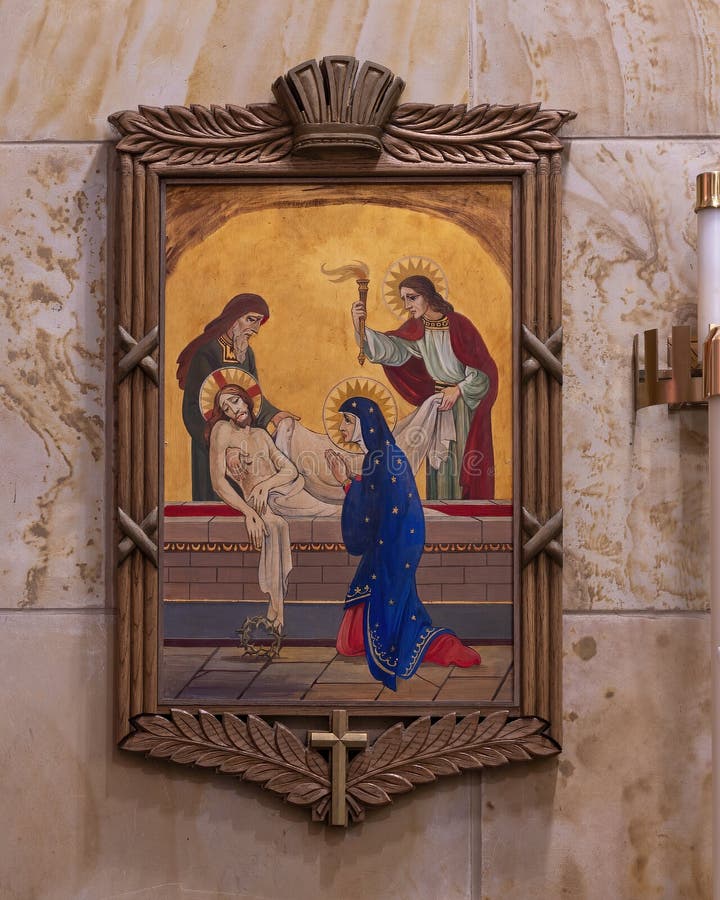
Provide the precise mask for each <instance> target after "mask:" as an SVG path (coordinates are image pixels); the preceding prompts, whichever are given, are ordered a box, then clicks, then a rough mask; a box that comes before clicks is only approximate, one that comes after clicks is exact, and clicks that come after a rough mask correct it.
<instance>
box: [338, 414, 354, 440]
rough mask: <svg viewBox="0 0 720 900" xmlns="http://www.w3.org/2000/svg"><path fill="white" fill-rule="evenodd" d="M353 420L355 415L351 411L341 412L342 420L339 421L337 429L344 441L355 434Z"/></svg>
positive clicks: (350, 438)
mask: <svg viewBox="0 0 720 900" xmlns="http://www.w3.org/2000/svg"><path fill="white" fill-rule="evenodd" d="M355 420H356V417H355V416H353V415H352V414H351V413H346V412H344V413H343V414H342V420H341V422H340V426H339V430H340V434H341V435H342V437H343V440H344V441H351V440H352V437H353V435H354V434H355Z"/></svg>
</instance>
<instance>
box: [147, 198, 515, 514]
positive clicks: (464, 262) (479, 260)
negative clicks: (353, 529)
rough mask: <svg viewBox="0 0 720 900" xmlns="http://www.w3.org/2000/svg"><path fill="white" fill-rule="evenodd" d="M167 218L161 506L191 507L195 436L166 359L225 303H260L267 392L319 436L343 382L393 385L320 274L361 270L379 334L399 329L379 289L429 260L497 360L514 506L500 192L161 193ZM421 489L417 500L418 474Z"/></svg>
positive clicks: (498, 452)
mask: <svg viewBox="0 0 720 900" xmlns="http://www.w3.org/2000/svg"><path fill="white" fill-rule="evenodd" d="M428 197H430V199H428ZM354 198H357V199H354ZM358 201H360V202H358ZM408 207H410V208H408ZM166 209H167V260H168V266H167V272H166V282H165V316H164V329H165V331H164V375H165V379H164V396H165V426H164V440H165V489H164V496H165V499H166V501H175V500H185V499H189V498H190V496H191V486H190V437H189V435H188V434H187V432H186V430H185V427H184V425H183V422H182V413H181V409H182V391H181V390H180V389H179V387H178V384H177V380H176V378H175V371H176V363H175V361H176V359H177V357H178V355H179V353H180V351H181V350H182V349H183V347H184V346H185V345H186V344H187V343H188V341H190V340H191V339H192V338H194V337H195V336H196V335H197V334H199V333H200V332H201V331H202V330H203V328H204V327H205V325H206V323H207V322H209V321H210V320H211V319H213V318H214V317H215V316H216V315H217V314H218V313H219V312H220V311H221V309H222V308H223V306H224V305H225V303H226V302H227V301H228V300H229V299H230V298H231V297H232V296H233V295H235V294H238V293H242V292H252V293H256V294H260V295H261V296H263V297H264V298H265V299H266V301H267V303H268V305H269V307H270V319H269V320H268V322H266V323H265V325H263V326H262V328H261V329H260V333H259V334H258V335H257V336H256V337H254V338H253V339H252V346H253V349H254V351H255V356H256V362H257V367H258V373H259V377H260V384H261V386H262V389H263V392H264V394H265V395H266V396H267V397H268V399H269V400H271V401H272V402H273V403H274V404H275V405H276V406H277V407H279V408H280V409H285V410H289V411H290V412H293V413H295V414H296V415H299V416H300V417H301V421H302V423H303V424H304V425H305V426H306V427H308V428H311V429H312V430H314V431H323V425H322V407H323V402H324V400H325V397H326V396H327V394H328V392H329V391H330V390H331V389H332V387H333V386H334V385H336V384H337V383H338V382H339V381H341V380H342V379H344V378H347V377H352V376H365V377H370V378H374V379H376V380H377V381H379V382H381V383H383V384H385V385H387V386H388V388H389V387H390V386H389V383H388V381H387V379H386V378H385V376H384V373H383V370H382V368H381V367H380V366H378V365H374V364H372V363H368V362H366V363H365V365H364V366H362V367H361V366H360V364H359V363H358V362H357V354H358V348H357V345H356V343H355V340H354V335H353V328H352V322H351V319H350V306H351V304H352V302H353V301H354V300H356V299H357V296H358V294H357V286H356V284H355V281H354V280H351V281H346V282H343V283H341V284H333V283H331V282H330V281H329V279H328V278H327V277H326V276H324V275H323V274H322V272H321V271H320V267H321V266H322V265H325V266H326V267H330V268H334V267H337V266H341V265H346V264H348V263H351V262H353V261H354V260H362V261H364V262H365V263H366V264H367V265H368V266H369V269H370V290H369V294H368V324H369V325H370V326H371V327H373V328H375V329H377V330H380V331H388V330H391V329H393V328H397V327H399V325H400V324H401V320H399V319H398V318H397V317H396V316H394V315H393V313H392V312H391V311H390V310H389V309H388V307H387V306H386V304H385V302H384V300H383V298H382V281H383V279H384V277H385V273H386V271H387V269H388V267H389V266H390V265H392V263H393V262H395V261H396V260H397V259H399V258H401V257H405V256H426V257H430V258H431V259H433V260H434V261H435V262H437V263H438V265H439V266H440V267H441V268H442V269H443V271H444V272H445V275H446V277H447V280H448V285H449V297H448V299H449V300H450V302H451V303H453V305H454V306H455V309H456V310H457V311H458V312H460V313H462V314H464V315H466V316H467V317H468V318H470V319H471V320H472V321H473V322H474V323H475V325H476V327H477V328H478V330H479V331H480V333H481V334H482V336H483V338H484V340H485V342H486V344H487V346H488V349H489V351H490V353H491V354H492V356H493V358H494V359H495V361H496V363H497V367H498V379H499V391H498V398H497V401H496V402H495V406H494V407H493V414H492V423H493V444H494V450H495V468H496V476H495V496H496V497H497V498H499V499H509V498H511V497H512V341H511V328H512V290H511V283H510V275H509V269H510V264H509V261H510V258H511V252H510V251H511V217H510V209H511V189H510V186H509V184H465V183H462V184H451V185H427V184H426V185H383V184H376V185H371V186H368V185H362V186H361V185H340V186H329V185H328V186H312V187H308V186H303V185H287V184H285V185H277V186H275V185H247V184H245V185H242V186H236V185H224V186H219V187H217V186H215V187H203V186H199V187H197V186H193V187H184V186H179V185H178V186H170V187H169V188H168V190H167V198H166ZM458 222H459V223H460V224H458ZM390 390H391V391H392V389H391V388H390ZM392 393H393V394H394V396H395V397H396V400H397V403H398V413H399V416H400V417H402V416H404V415H407V414H408V413H409V412H410V411H411V410H412V407H411V406H410V405H409V404H407V403H406V402H405V401H403V400H402V398H401V397H399V395H397V393H396V392H395V391H392ZM418 482H419V486H420V487H421V489H422V486H423V485H424V477H423V476H422V473H419V477H418Z"/></svg>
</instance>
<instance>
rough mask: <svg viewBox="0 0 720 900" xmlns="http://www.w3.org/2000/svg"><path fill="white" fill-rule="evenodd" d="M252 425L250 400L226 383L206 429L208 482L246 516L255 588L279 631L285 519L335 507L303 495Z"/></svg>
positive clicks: (284, 461) (287, 565) (295, 477)
mask: <svg viewBox="0 0 720 900" xmlns="http://www.w3.org/2000/svg"><path fill="white" fill-rule="evenodd" d="M253 423H254V416H253V401H252V398H251V397H250V396H249V395H248V394H247V392H246V391H245V390H243V388H241V387H239V386H238V385H234V384H231V385H227V386H226V387H224V388H222V389H221V390H219V391H218V392H217V394H216V396H215V402H214V405H213V411H212V415H211V417H210V419H209V421H208V424H207V428H206V439H207V441H208V443H209V445H210V478H211V481H212V486H213V490H214V491H215V493H216V494H217V495H218V496H219V497H220V498H221V499H222V500H224V501H225V503H227V504H228V506H232V507H233V508H234V509H237V510H239V511H240V512H242V513H243V515H244V516H245V524H246V526H247V531H248V536H249V538H250V541H251V542H252V544H253V546H254V547H255V548H256V549H258V550H259V551H260V563H259V566H258V582H259V584H260V589H261V590H262V591H263V592H264V593H266V594H269V595H270V602H269V605H268V613H267V618H268V620H269V621H270V622H271V623H272V624H273V625H276V626H277V627H282V625H283V601H284V599H285V595H286V593H287V583H288V576H289V574H290V570H291V569H292V555H291V552H290V530H289V527H288V523H287V521H286V518H287V517H290V518H297V517H300V516H311V517H315V516H330V515H335V514H336V513H337V512H338V507H337V506H333V505H331V504H329V503H324V502H322V501H321V500H317V499H315V498H314V497H312V496H311V495H310V494H309V493H308V492H307V491H306V490H304V480H303V478H302V476H301V475H299V474H298V470H297V468H296V467H295V464H294V463H292V462H291V461H290V460H289V459H288V458H287V456H285V455H284V454H283V453H282V452H281V451H280V450H278V448H277V447H276V446H275V444H274V443H273V441H272V439H271V438H270V436H269V435H268V433H267V432H266V431H265V430H264V429H262V428H255V427H253ZM238 488H239V490H238Z"/></svg>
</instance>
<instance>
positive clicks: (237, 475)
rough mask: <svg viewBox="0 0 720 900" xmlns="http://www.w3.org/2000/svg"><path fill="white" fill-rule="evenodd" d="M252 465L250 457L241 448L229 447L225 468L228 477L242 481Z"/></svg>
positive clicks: (226, 452) (226, 453)
mask: <svg viewBox="0 0 720 900" xmlns="http://www.w3.org/2000/svg"><path fill="white" fill-rule="evenodd" d="M249 465H250V456H249V455H248V454H247V453H245V452H244V451H243V450H240V449H239V447H228V449H227V450H226V451H225V468H226V469H227V472H228V475H229V476H230V477H231V478H233V479H234V480H235V481H238V482H239V481H240V479H241V478H242V477H243V475H244V474H245V473H246V472H247V470H248V466H249Z"/></svg>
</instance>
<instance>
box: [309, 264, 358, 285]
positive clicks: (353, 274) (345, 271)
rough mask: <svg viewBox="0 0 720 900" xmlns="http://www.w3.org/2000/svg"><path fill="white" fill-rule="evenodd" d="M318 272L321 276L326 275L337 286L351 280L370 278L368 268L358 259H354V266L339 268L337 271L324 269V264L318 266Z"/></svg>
mask: <svg viewBox="0 0 720 900" xmlns="http://www.w3.org/2000/svg"><path fill="white" fill-rule="evenodd" d="M320 271H321V272H322V273H323V275H326V276H327V277H328V278H329V279H330V281H332V283H333V284H338V282H340V281H350V279H351V278H369V277H370V267H369V266H368V265H367V263H364V262H362V260H360V259H356V260H355V264H354V265H349V266H340V267H339V268H337V269H326V268H325V263H323V264H322V265H321V266H320Z"/></svg>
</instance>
